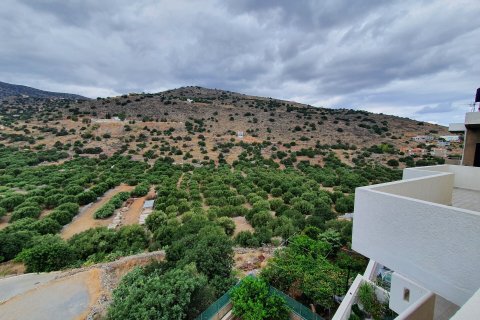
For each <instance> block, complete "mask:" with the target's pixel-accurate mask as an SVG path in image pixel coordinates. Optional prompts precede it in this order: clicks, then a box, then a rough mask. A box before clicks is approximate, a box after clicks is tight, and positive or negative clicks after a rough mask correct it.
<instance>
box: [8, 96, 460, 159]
mask: <svg viewBox="0 0 480 320" xmlns="http://www.w3.org/2000/svg"><path fill="white" fill-rule="evenodd" d="M2 114H3V117H4V118H3V125H4V126H5V127H6V130H5V132H3V133H2V139H3V140H4V141H6V142H7V144H15V145H19V146H23V147H25V146H27V147H34V148H47V149H48V148H52V147H54V146H56V147H58V148H61V149H63V150H65V151H68V152H69V153H70V155H75V154H79V155H88V156H98V155H99V154H104V155H106V156H111V155H113V154H128V155H130V156H132V157H133V158H134V159H136V160H143V159H145V160H147V161H152V162H153V160H154V159H156V158H158V157H165V156H168V157H171V158H173V159H174V160H175V162H177V163H200V164H201V163H208V162H210V161H214V162H215V163H218V162H219V161H226V162H228V163H233V162H234V161H235V160H237V159H238V157H239V156H245V152H247V154H253V153H256V154H257V155H261V156H262V157H264V158H267V159H272V160H273V161H275V162H277V163H279V164H280V165H281V166H282V167H283V166H285V165H287V166H288V165H291V164H295V163H300V162H301V161H309V162H310V163H311V164H320V165H321V164H322V163H323V161H324V158H325V157H328V156H330V155H331V154H332V153H333V154H334V155H335V157H337V158H339V159H340V160H341V161H342V162H344V163H347V164H349V165H353V164H358V163H360V162H362V163H363V162H375V163H383V164H386V163H387V162H388V160H391V159H396V160H400V162H401V163H400V167H402V166H403V165H402V163H404V164H409V165H412V161H418V160H421V159H422V157H421V156H420V157H417V158H416V159H414V158H415V157H409V156H408V154H407V153H408V151H407V150H408V149H413V148H416V147H417V146H419V145H420V147H422V148H423V149H425V152H426V151H427V150H428V149H429V148H432V147H433V145H432V146H430V147H428V148H427V146H426V145H422V144H419V143H418V142H414V141H412V139H411V138H412V137H413V136H416V135H433V136H439V135H444V134H448V131H447V128H446V127H443V126H439V125H434V124H429V123H424V122H419V121H415V120H412V119H408V118H400V117H396V116H391V115H385V114H374V113H370V112H367V111H362V110H351V109H328V108H317V107H312V106H308V105H304V104H300V103H297V102H292V101H284V100H278V99H272V98H264V97H255V96H248V95H243V94H239V93H234V92H229V91H224V90H217V89H206V88H201V87H183V88H179V89H175V90H168V91H165V92H160V93H156V94H130V95H123V96H118V97H111V98H110V97H109V98H98V99H96V100H81V101H73V100H62V101H51V100H42V99H37V100H35V99H31V98H16V99H10V100H8V101H4V102H3V104H2ZM13 121H16V123H17V125H16V126H12V122H13ZM20 124H21V125H22V128H23V129H21V131H23V133H22V134H19V132H18V131H19V125H20ZM239 132H241V133H243V137H240V136H239ZM240 135H241V134H240ZM459 152H460V149H459V145H458V146H456V145H453V146H451V147H450V149H449V150H448V153H450V154H457V153H459ZM424 158H425V157H424ZM427 158H428V157H427ZM428 160H431V159H428ZM402 161H403V162H402Z"/></svg>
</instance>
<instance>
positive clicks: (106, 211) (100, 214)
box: [93, 203, 115, 219]
mask: <svg viewBox="0 0 480 320" xmlns="http://www.w3.org/2000/svg"><path fill="white" fill-rule="evenodd" d="M114 211H115V206H114V205H113V204H111V203H106V204H104V205H103V206H102V207H101V208H100V209H98V210H97V211H95V213H94V215H93V217H94V218H95V219H105V218H108V217H110V216H111V215H112V214H113V212H114Z"/></svg>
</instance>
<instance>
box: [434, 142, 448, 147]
mask: <svg viewBox="0 0 480 320" xmlns="http://www.w3.org/2000/svg"><path fill="white" fill-rule="evenodd" d="M449 145H450V142H449V141H437V146H439V147H448V146H449Z"/></svg>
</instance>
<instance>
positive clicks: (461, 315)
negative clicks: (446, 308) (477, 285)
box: [451, 289, 480, 320]
mask: <svg viewBox="0 0 480 320" xmlns="http://www.w3.org/2000/svg"><path fill="white" fill-rule="evenodd" d="M479 315H480V289H479V290H477V292H476V293H475V294H474V295H473V296H472V297H471V298H470V299H469V300H468V301H467V303H465V305H463V306H462V308H460V310H458V311H457V313H455V315H454V316H453V317H452V318H451V320H466V319H471V320H477V319H478V318H479Z"/></svg>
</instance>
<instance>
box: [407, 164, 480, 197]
mask: <svg viewBox="0 0 480 320" xmlns="http://www.w3.org/2000/svg"><path fill="white" fill-rule="evenodd" d="M440 172H450V173H452V174H454V175H455V177H454V183H453V185H454V187H456V188H464V189H470V190H477V191H480V168H477V167H470V166H457V165H440V166H427V167H416V168H407V169H404V170H403V178H402V179H403V180H407V179H413V178H420V177H428V176H434V175H437V174H439V173H440Z"/></svg>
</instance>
